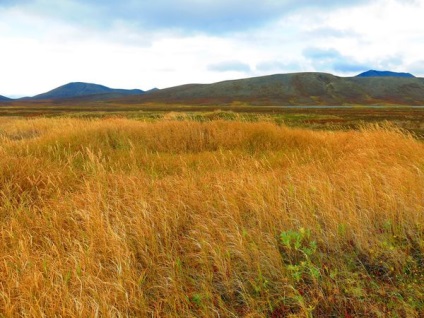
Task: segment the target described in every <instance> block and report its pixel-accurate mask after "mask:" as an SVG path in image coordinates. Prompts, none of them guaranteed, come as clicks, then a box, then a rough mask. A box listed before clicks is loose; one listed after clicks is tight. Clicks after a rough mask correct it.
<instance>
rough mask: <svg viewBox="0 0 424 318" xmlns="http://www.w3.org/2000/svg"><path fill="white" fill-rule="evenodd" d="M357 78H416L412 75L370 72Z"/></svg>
mask: <svg viewBox="0 0 424 318" xmlns="http://www.w3.org/2000/svg"><path fill="white" fill-rule="evenodd" d="M356 77H415V76H414V75H412V74H411V73H396V72H390V71H375V70H369V71H366V72H364V73H361V74H358V75H356Z"/></svg>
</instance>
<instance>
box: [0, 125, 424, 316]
mask: <svg viewBox="0 0 424 318" xmlns="http://www.w3.org/2000/svg"><path fill="white" fill-rule="evenodd" d="M423 239H424V145H423V144H422V143H421V142H419V141H417V140H415V139H414V138H412V137H410V136H408V135H406V134H403V133H401V132H399V131H396V130H393V129H388V128H378V127H374V128H373V127H369V128H366V129H363V130H362V131H356V132H355V131H350V132H317V131H315V132H313V131H308V130H300V129H290V128H287V127H284V126H281V127H280V126H277V125H274V124H271V123H242V122H224V121H211V122H208V123H197V122H192V121H179V122H176V121H172V118H171V119H170V120H163V121H159V122H155V123H144V122H137V121H131V120H127V119H106V120H81V119H35V120H17V119H16V120H15V119H13V120H12V119H2V121H1V122H0V316H4V317H17V316H22V317H41V316H45V317H54V316H63V317H95V316H102V317H109V316H111V317H128V316H130V317H132V316H138V317H240V316H244V317H287V316H293V317H304V316H305V317H307V316H320V317H364V316H367V317H373V316H375V317H384V316H393V317H396V316H398V317H418V316H420V315H423V314H424V287H423V285H422V284H421V282H422V279H423V272H424V269H423V267H424V266H423V261H424V243H423Z"/></svg>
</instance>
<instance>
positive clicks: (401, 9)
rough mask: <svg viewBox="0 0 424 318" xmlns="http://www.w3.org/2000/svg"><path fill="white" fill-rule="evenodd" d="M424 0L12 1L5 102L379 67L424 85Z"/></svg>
mask: <svg viewBox="0 0 424 318" xmlns="http://www.w3.org/2000/svg"><path fill="white" fill-rule="evenodd" d="M423 17H424V0H343V1H340V0H119V1H109V0H0V95H5V96H9V97H18V96H31V95H35V94H38V93H41V92H45V91H48V90H50V89H52V88H54V87H57V86H60V85H63V84H66V83H68V82H74V81H81V82H91V83H98V84H103V85H106V86H109V87H114V88H140V89H144V90H147V89H151V88H153V87H158V88H165V87H170V86H175V85H180V84H186V83H211V82H216V81H221V80H226V79H236V78H243V77H252V76H259V75H267V74H275V73H290V72H305V71H319V72H330V73H333V74H336V75H340V76H350V75H355V74H357V73H359V72H362V71H365V70H368V69H378V70H392V71H399V72H411V73H413V74H415V75H416V76H424V55H423V52H424V23H423V22H422V19H423Z"/></svg>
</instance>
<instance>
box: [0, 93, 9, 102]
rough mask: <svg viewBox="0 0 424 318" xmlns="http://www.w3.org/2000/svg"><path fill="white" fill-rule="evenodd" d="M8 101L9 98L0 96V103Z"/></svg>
mask: <svg viewBox="0 0 424 318" xmlns="http://www.w3.org/2000/svg"><path fill="white" fill-rule="evenodd" d="M10 100H11V99H10V98H7V97H5V96H2V95H0V102H7V101H10Z"/></svg>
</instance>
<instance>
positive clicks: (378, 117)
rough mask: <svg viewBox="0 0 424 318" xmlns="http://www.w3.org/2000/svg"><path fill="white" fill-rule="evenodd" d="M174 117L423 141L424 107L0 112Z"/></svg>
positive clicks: (35, 106)
mask: <svg viewBox="0 0 424 318" xmlns="http://www.w3.org/2000/svg"><path fill="white" fill-rule="evenodd" d="M169 113H172V114H173V116H174V118H175V119H184V120H186V119H191V120H194V121H209V120H216V119H222V120H240V121H269V122H275V123H277V124H281V123H284V124H285V125H287V126H291V127H301V128H311V129H315V130H316V129H318V130H320V129H324V130H346V129H357V128H359V127H361V126H362V125H363V124H364V123H365V124H366V123H368V124H375V123H384V122H386V121H388V122H390V123H391V124H393V125H395V126H396V127H399V128H401V129H405V130H407V131H409V132H411V133H413V134H415V135H416V136H417V137H418V138H419V139H424V108H423V107H421V108H418V107H415V108H414V107H407V106H399V107H362V106H356V107H340V108H325V107H310V108H302V107H293V108H285V107H278V106H260V107H255V106H241V105H239V106H223V105H218V106H185V105H155V104H152V105H131V104H117V103H113V102H98V103H95V102H91V103H90V102H84V103H81V104H78V103H75V101H74V102H67V101H63V102H59V101H56V102H53V101H52V102H50V103H49V102H46V101H40V102H37V101H33V102H26V103H22V102H12V103H9V104H3V105H1V107H0V117H77V118H82V117H84V118H104V117H110V116H115V117H125V118H131V119H138V120H150V121H153V120H161V119H162V118H164V117H165V118H167V117H169ZM178 114H179V115H178Z"/></svg>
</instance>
